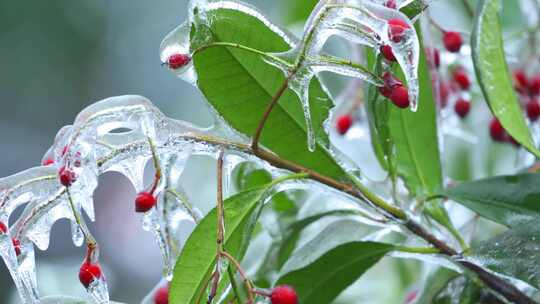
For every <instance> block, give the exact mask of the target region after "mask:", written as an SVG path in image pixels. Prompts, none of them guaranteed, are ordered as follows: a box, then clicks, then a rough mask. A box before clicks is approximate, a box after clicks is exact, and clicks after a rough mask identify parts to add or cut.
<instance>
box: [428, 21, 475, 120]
mask: <svg viewBox="0 0 540 304" xmlns="http://www.w3.org/2000/svg"><path fill="white" fill-rule="evenodd" d="M437 28H439V27H438V26H437ZM441 31H442V43H443V45H444V48H445V49H446V50H447V51H448V52H450V53H459V52H460V50H461V47H462V46H463V38H462V37H461V34H460V33H459V32H455V31H446V30H443V29H441ZM426 55H427V58H428V63H429V64H430V66H431V67H432V68H434V69H438V68H439V67H440V53H439V50H438V49H430V48H427V49H426ZM450 74H451V75H450V76H451V78H450V81H449V82H448V83H446V82H444V81H442V80H441V79H440V77H439V76H438V75H436V74H434V75H433V77H432V80H433V85H434V87H435V86H436V87H437V89H438V100H439V104H440V106H441V107H442V108H444V107H446V105H447V103H448V97H449V94H450V92H454V93H457V94H459V97H458V98H457V100H456V101H455V103H454V112H455V113H456V114H457V115H458V116H459V117H460V118H461V119H463V118H465V117H466V116H467V115H468V114H469V112H470V109H471V102H470V100H469V98H468V97H467V96H466V94H464V93H465V92H467V91H469V89H470V88H471V79H470V77H469V74H468V73H467V70H466V69H465V67H463V66H461V65H458V66H455V67H453V68H452V70H451V73H450Z"/></svg>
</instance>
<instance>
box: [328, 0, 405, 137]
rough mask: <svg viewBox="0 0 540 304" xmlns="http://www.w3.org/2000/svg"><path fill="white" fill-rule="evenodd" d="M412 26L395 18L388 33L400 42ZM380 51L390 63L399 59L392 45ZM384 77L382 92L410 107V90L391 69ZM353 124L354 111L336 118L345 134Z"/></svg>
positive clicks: (341, 132)
mask: <svg viewBox="0 0 540 304" xmlns="http://www.w3.org/2000/svg"><path fill="white" fill-rule="evenodd" d="M386 6H387V7H389V8H396V2H395V1H388V2H387V3H386ZM410 28H411V27H410V25H409V24H408V23H407V22H405V21H404V20H402V19H398V18H394V19H390V20H388V35H389V38H390V39H391V40H392V41H393V42H395V43H400V42H401V41H402V40H403V38H405V35H406V32H407V30H409V29H410ZM379 51H380V53H381V54H382V56H383V57H384V58H385V59H386V60H387V62H388V63H390V64H392V63H393V62H396V61H397V59H396V57H395V56H394V52H393V50H392V47H391V46H390V45H388V44H384V45H382V46H381V47H380V49H379ZM382 79H383V82H384V84H383V86H381V87H379V92H380V94H381V95H382V96H384V97H386V98H388V99H389V100H390V101H391V102H392V103H393V104H394V105H396V106H397V107H399V108H401V109H404V108H407V107H409V104H410V101H409V90H408V89H407V87H406V86H404V85H403V82H401V80H399V79H398V78H397V77H395V76H394V75H393V74H392V73H391V72H390V71H386V72H384V74H383V76H382ZM353 124H354V116H353V114H352V113H348V114H344V115H341V116H340V117H338V118H337V120H336V130H337V132H338V133H339V134H341V135H344V134H345V133H347V131H348V130H349V129H350V127H351V126H352V125H353Z"/></svg>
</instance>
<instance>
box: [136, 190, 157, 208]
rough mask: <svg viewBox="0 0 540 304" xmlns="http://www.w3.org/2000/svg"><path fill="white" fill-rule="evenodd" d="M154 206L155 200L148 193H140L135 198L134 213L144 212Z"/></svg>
mask: <svg viewBox="0 0 540 304" xmlns="http://www.w3.org/2000/svg"><path fill="white" fill-rule="evenodd" d="M155 205H156V198H155V197H154V196H153V195H152V194H150V193H149V192H141V193H139V194H137V198H135V211H136V212H146V211H148V210H150V209H152V207H154V206H155Z"/></svg>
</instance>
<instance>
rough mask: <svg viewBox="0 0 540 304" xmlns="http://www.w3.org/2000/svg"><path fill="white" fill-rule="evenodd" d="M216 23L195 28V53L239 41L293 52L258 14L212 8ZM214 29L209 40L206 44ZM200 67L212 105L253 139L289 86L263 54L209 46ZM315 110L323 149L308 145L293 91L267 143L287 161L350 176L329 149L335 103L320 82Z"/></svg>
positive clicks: (269, 126) (313, 92) (198, 57)
mask: <svg viewBox="0 0 540 304" xmlns="http://www.w3.org/2000/svg"><path fill="white" fill-rule="evenodd" d="M207 14H208V16H209V19H210V20H212V22H211V24H210V25H209V26H210V28H207V27H206V25H199V26H196V27H194V29H193V31H192V38H191V39H192V49H193V48H197V47H202V46H203V45H208V44H209V43H212V42H229V43H239V44H242V45H245V46H248V47H251V48H254V49H257V50H261V51H264V52H268V53H278V52H284V51H287V50H289V49H290V48H291V45H290V43H291V42H290V41H287V39H286V38H284V36H283V35H284V34H283V33H277V32H276V31H277V28H270V27H269V26H268V25H267V24H266V23H265V22H267V21H264V22H263V21H261V20H260V19H259V18H258V17H257V16H254V15H251V14H248V13H246V12H244V11H241V10H235V9H230V8H219V9H212V10H209V11H208V12H207ZM209 31H210V33H211V37H206V38H209V40H208V39H207V40H204V41H205V42H204V44H198V45H197V44H195V42H197V41H201V40H203V39H202V38H201V37H199V36H201V35H202V36H206V35H208V32H209ZM193 61H194V66H195V69H196V71H197V75H198V82H197V84H198V87H199V89H201V91H202V92H203V94H204V95H205V97H206V98H207V100H208V101H209V102H210V104H211V105H212V106H213V107H214V108H215V109H216V110H217V112H219V114H220V115H221V116H222V117H223V118H224V119H225V120H226V121H227V122H228V123H229V124H230V125H231V126H232V127H233V128H235V129H236V130H238V131H240V132H242V133H244V134H246V135H249V136H251V135H253V134H254V133H255V130H256V128H257V126H258V124H259V121H260V119H261V117H262V115H263V112H264V110H265V108H266V106H267V105H268V103H269V102H270V100H271V98H272V96H273V95H274V94H275V93H276V92H277V91H278V89H279V87H280V85H281V84H282V83H283V82H284V80H285V76H284V75H283V73H282V72H281V71H279V70H278V69H276V68H274V67H272V66H270V65H268V64H267V63H265V62H264V61H263V60H262V59H261V58H260V56H259V55H254V54H252V53H250V52H246V51H245V50H239V49H235V48H223V47H219V48H217V47H216V48H209V49H206V50H204V51H201V52H198V53H196V54H195V56H194V58H193ZM309 95H310V108H311V118H312V122H313V127H314V132H315V137H316V141H317V143H318V147H317V150H316V151H315V152H313V153H311V152H309V151H308V149H306V147H305V144H304V143H305V141H306V134H307V133H306V132H307V128H306V123H305V118H304V114H303V109H302V107H301V105H300V104H299V103H298V101H297V97H296V96H295V94H294V93H293V92H292V91H291V90H287V91H286V92H285V94H284V95H283V96H282V97H281V99H280V102H279V105H278V106H277V107H276V108H275V109H274V110H273V112H272V113H271V115H270V118H269V120H268V121H267V123H266V126H265V131H263V133H262V137H261V143H262V144H263V145H264V146H266V147H267V148H269V149H271V150H272V151H274V152H275V153H277V154H278V155H280V156H281V157H284V158H286V159H290V160H292V161H295V162H297V163H300V164H302V165H304V166H306V167H308V168H311V169H314V170H317V171H319V172H322V173H324V174H326V175H328V176H331V177H334V178H342V177H343V176H344V173H343V171H342V169H341V168H340V167H339V166H338V164H337V163H335V161H334V160H333V158H332V157H331V155H330V153H329V152H328V151H327V148H328V137H327V135H326V133H325V131H324V129H323V122H324V121H325V120H326V119H327V117H328V112H329V109H330V108H332V107H333V103H332V101H331V100H330V97H329V96H328V95H327V94H326V92H325V91H324V90H323V89H322V88H321V85H320V84H319V82H318V80H316V79H314V80H313V81H312V82H311V86H310V92H309Z"/></svg>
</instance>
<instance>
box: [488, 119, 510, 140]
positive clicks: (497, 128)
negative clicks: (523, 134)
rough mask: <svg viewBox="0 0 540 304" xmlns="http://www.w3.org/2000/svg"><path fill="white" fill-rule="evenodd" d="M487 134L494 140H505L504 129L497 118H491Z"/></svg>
mask: <svg viewBox="0 0 540 304" xmlns="http://www.w3.org/2000/svg"><path fill="white" fill-rule="evenodd" d="M489 134H490V135H491V138H492V139H493V140H494V141H505V139H506V131H505V130H504V128H503V126H502V125H501V123H500V122H499V120H498V119H497V118H493V119H492V120H491V122H490V124H489Z"/></svg>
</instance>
